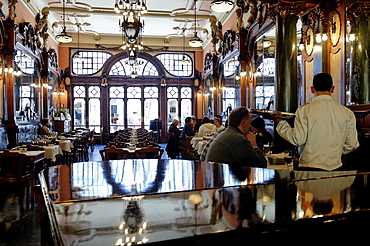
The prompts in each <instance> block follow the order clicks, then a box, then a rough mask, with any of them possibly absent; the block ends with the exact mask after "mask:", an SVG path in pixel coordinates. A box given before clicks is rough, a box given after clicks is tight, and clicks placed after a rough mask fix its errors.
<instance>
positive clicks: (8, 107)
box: [3, 18, 18, 148]
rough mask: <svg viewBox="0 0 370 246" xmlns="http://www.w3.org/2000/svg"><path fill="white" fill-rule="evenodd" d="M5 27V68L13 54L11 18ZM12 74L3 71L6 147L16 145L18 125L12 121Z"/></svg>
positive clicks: (8, 66)
mask: <svg viewBox="0 0 370 246" xmlns="http://www.w3.org/2000/svg"><path fill="white" fill-rule="evenodd" d="M3 23H4V29H5V34H6V38H5V45H4V48H3V51H4V60H5V68H11V67H12V68H13V67H14V64H13V60H14V59H13V58H14V55H15V49H14V45H15V23H14V21H13V20H12V19H10V18H8V19H6V20H5V21H4V22H3ZM13 76H14V75H13V74H12V73H8V72H6V73H4V81H5V85H4V95H6V100H5V101H4V124H5V126H6V131H7V135H8V142H9V144H8V148H13V147H14V146H16V145H17V133H18V126H17V125H16V124H15V121H14V114H15V110H14V77H13Z"/></svg>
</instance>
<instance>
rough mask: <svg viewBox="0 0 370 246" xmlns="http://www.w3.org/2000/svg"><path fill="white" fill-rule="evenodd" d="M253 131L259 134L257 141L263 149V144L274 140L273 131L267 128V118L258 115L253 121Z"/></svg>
mask: <svg viewBox="0 0 370 246" xmlns="http://www.w3.org/2000/svg"><path fill="white" fill-rule="evenodd" d="M251 126H252V129H253V131H254V132H255V133H256V134H257V136H256V142H257V146H258V148H259V149H260V150H263V145H264V144H267V143H269V142H272V141H273V137H272V135H271V133H269V132H268V131H267V130H266V128H265V127H266V124H265V120H264V119H262V118H261V117H257V118H255V119H254V120H252V122H251Z"/></svg>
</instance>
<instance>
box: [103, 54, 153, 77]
mask: <svg viewBox="0 0 370 246" xmlns="http://www.w3.org/2000/svg"><path fill="white" fill-rule="evenodd" d="M137 62H138V64H141V65H138V66H131V65H129V63H128V58H124V59H122V60H119V61H118V62H116V63H114V64H113V66H112V67H111V69H110V71H109V75H117V76H130V75H131V74H132V73H133V72H135V73H136V74H137V75H138V76H159V73H158V70H157V68H156V67H155V66H154V64H153V63H151V62H150V61H148V60H145V59H142V58H138V59H137Z"/></svg>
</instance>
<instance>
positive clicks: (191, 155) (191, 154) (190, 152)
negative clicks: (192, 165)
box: [186, 136, 200, 160]
mask: <svg viewBox="0 0 370 246" xmlns="http://www.w3.org/2000/svg"><path fill="white" fill-rule="evenodd" d="M192 138H193V137H188V136H186V156H187V157H186V159H191V160H196V159H198V160H199V159H200V156H199V154H198V152H197V151H196V150H195V149H194V148H193V146H191V139H192Z"/></svg>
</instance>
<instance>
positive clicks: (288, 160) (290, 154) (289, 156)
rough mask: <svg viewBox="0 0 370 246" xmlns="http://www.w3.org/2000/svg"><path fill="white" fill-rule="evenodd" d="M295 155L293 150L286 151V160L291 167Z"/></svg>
mask: <svg viewBox="0 0 370 246" xmlns="http://www.w3.org/2000/svg"><path fill="white" fill-rule="evenodd" d="M292 160H293V155H292V151H291V150H285V151H284V161H285V164H286V165H287V166H288V167H290V166H291V165H292Z"/></svg>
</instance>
